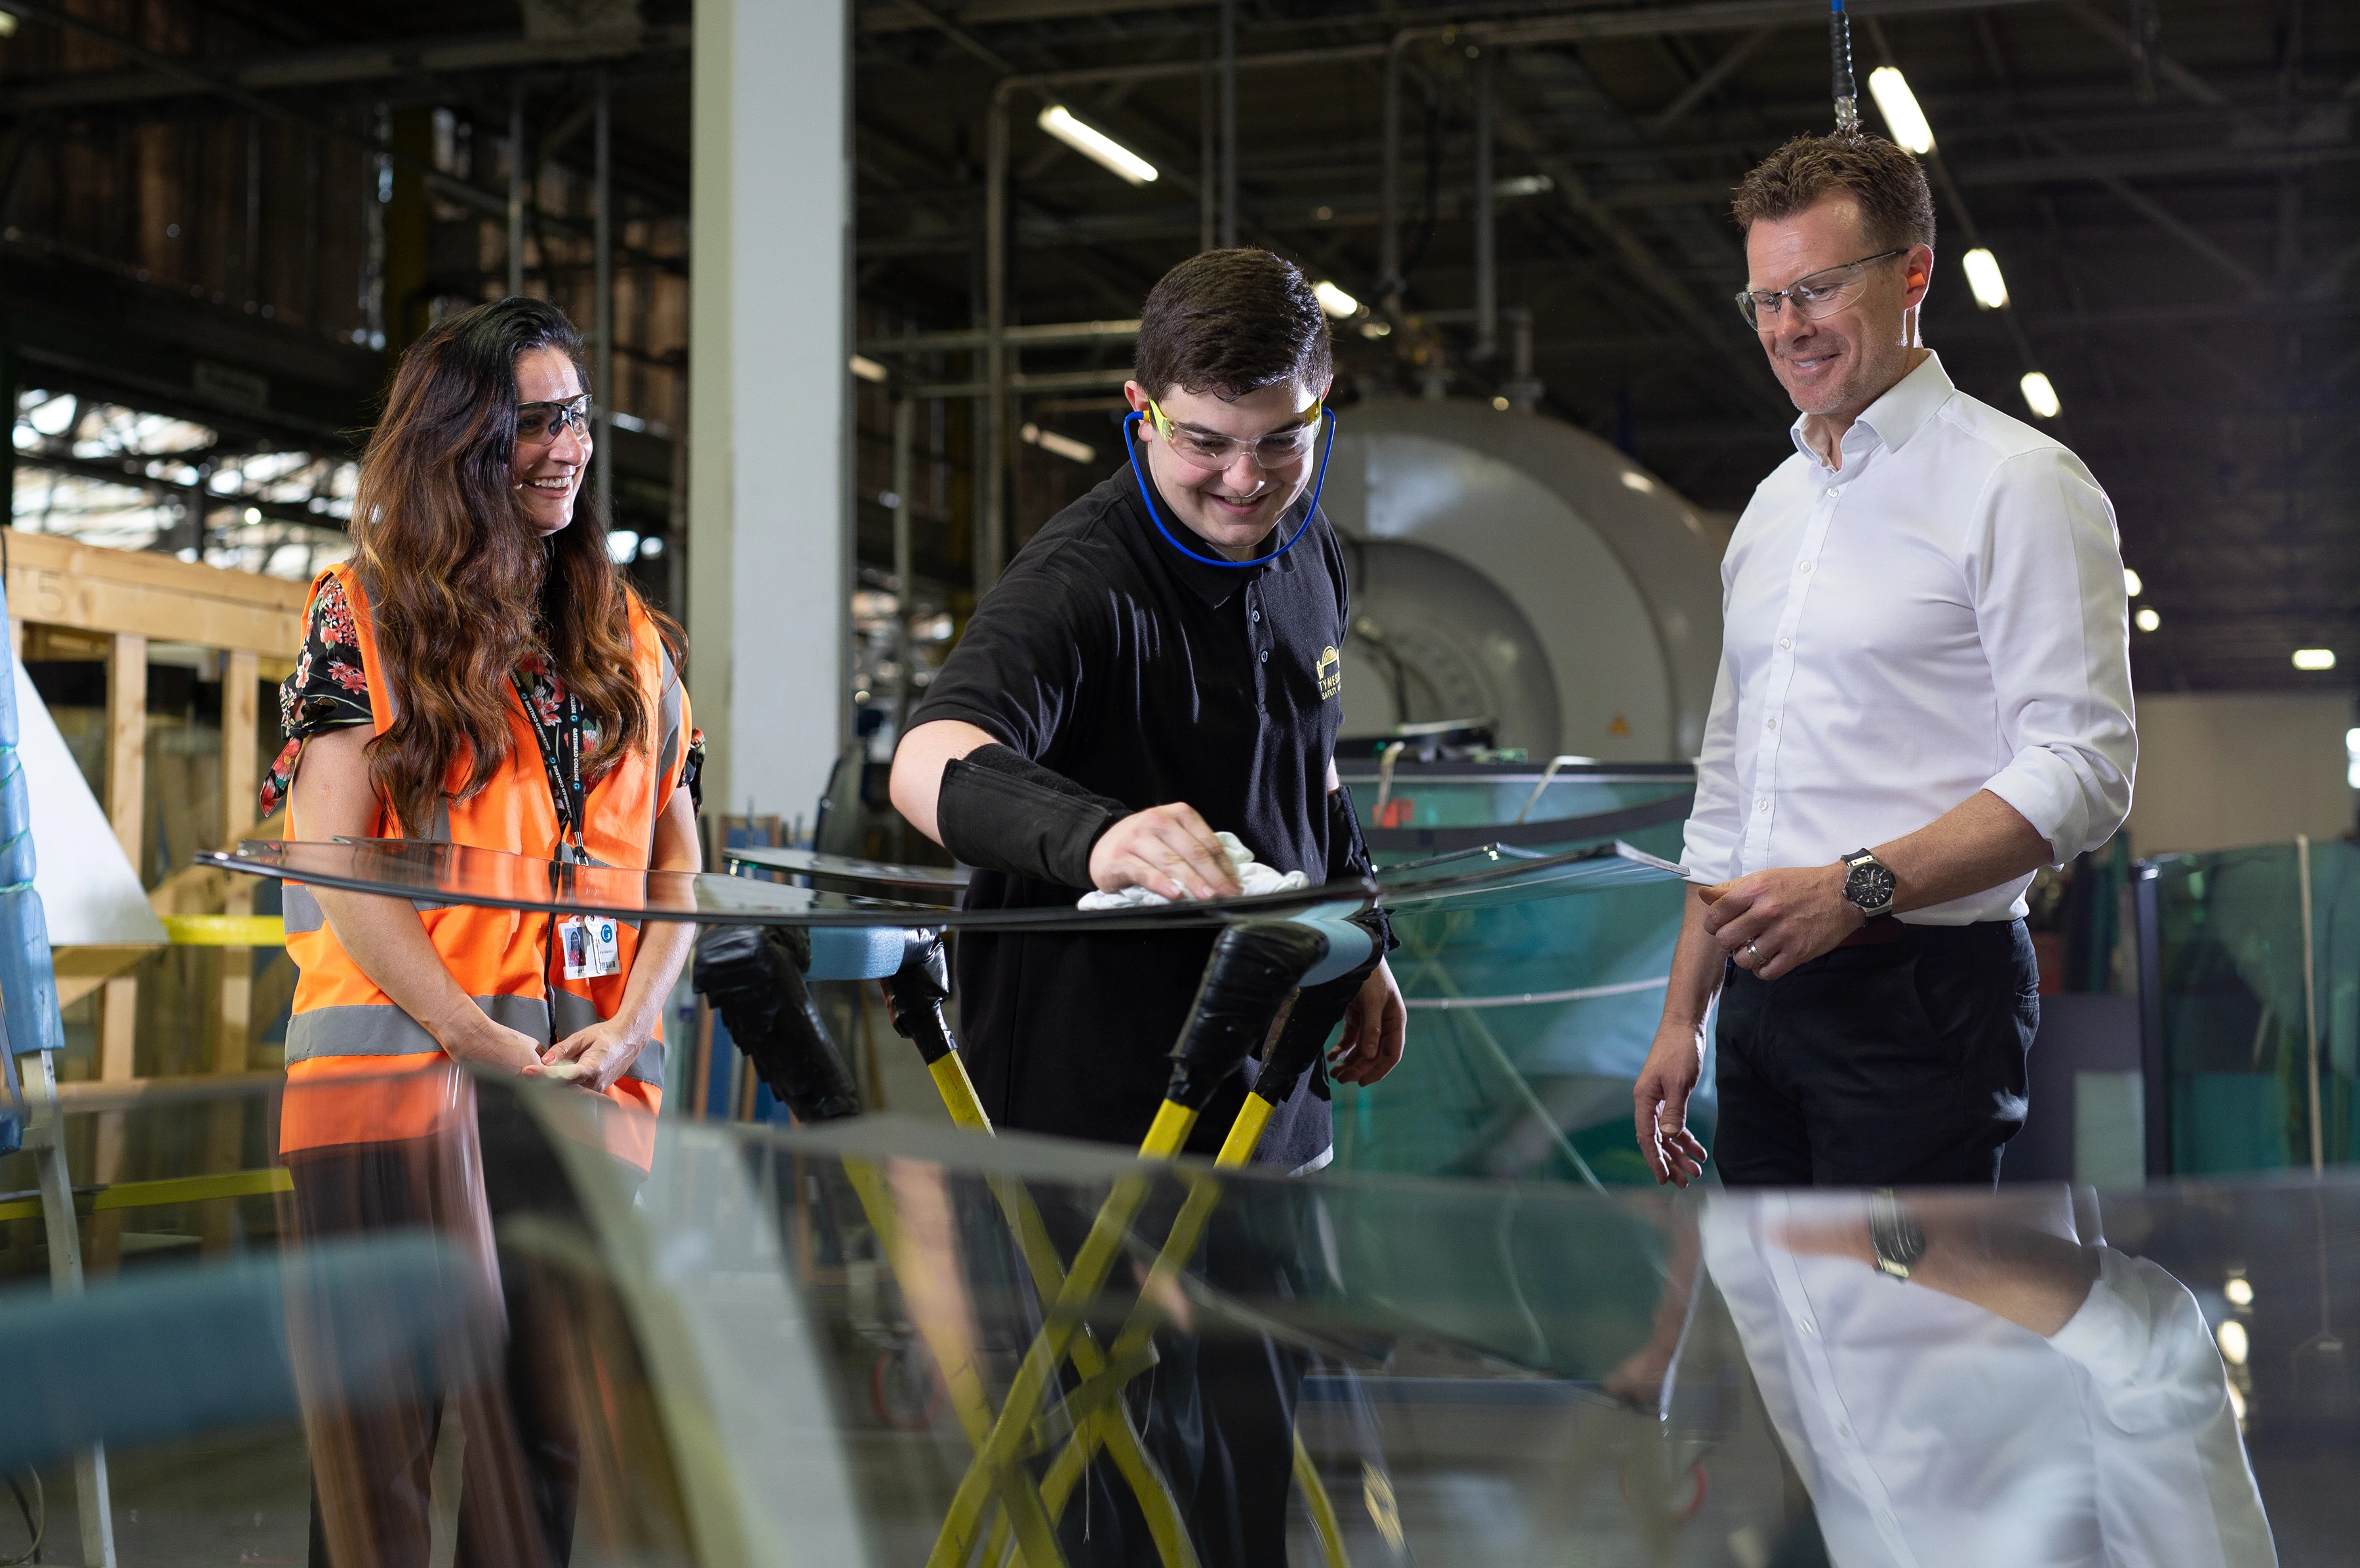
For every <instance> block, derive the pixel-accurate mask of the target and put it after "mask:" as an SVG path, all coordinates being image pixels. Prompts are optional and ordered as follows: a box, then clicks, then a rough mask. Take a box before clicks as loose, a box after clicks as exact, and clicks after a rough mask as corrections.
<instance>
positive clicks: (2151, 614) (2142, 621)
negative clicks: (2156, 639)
mask: <svg viewBox="0 0 2360 1568" xmlns="http://www.w3.org/2000/svg"><path fill="white" fill-rule="evenodd" d="M2161 625H2163V617H2162V616H2161V615H2157V614H2156V613H2155V606H2154V605H2153V604H2145V605H2141V606H2140V608H2139V613H2138V629H2139V630H2141V631H2143V632H2151V631H2153V630H2155V628H2156V627H2158V626H2161Z"/></svg>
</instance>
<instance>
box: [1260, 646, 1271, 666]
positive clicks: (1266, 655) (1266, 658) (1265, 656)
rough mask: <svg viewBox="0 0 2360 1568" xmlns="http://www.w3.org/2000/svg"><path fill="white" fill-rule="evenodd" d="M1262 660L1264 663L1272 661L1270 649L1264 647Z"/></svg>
mask: <svg viewBox="0 0 2360 1568" xmlns="http://www.w3.org/2000/svg"><path fill="white" fill-rule="evenodd" d="M1262 662H1263V663H1264V664H1268V663H1269V662H1270V649H1268V648H1263V649H1262Z"/></svg>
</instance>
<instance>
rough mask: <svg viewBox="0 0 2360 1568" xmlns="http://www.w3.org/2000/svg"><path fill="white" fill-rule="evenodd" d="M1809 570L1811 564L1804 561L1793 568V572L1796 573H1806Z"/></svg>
mask: <svg viewBox="0 0 2360 1568" xmlns="http://www.w3.org/2000/svg"><path fill="white" fill-rule="evenodd" d="M1810 569H1811V563H1810V562H1809V561H1805V562H1803V563H1802V564H1801V565H1800V566H1797V568H1795V570H1796V571H1797V572H1808V571H1809V570H1810Z"/></svg>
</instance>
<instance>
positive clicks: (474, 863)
mask: <svg viewBox="0 0 2360 1568" xmlns="http://www.w3.org/2000/svg"><path fill="white" fill-rule="evenodd" d="M196 858H197V859H198V861H199V862H200V863H202V864H205V865H213V866H221V867H222V868H224V870H230V871H240V872H246V873H248V874H251V875H257V876H263V877H278V878H281V879H284V880H285V881H287V882H288V883H290V884H292V885H297V886H300V885H301V884H304V883H316V884H318V885H320V886H322V887H344V888H350V889H353V890H355V891H359V892H369V893H388V894H392V895H394V896H396V897H399V898H411V899H415V900H419V901H421V902H426V903H434V902H442V903H464V904H473V905H480V906H487V907H490V908H494V909H552V910H559V911H571V912H582V913H588V914H606V915H617V916H621V917H623V918H625V919H632V920H697V921H701V922H706V923H741V924H765V923H767V924H780V925H800V926H954V927H960V928H965V929H973V930H988V931H1011V930H1023V931H1045V930H1059V931H1064V930H1072V931H1098V930H1142V929H1153V930H1161V929H1174V928H1184V927H1204V926H1214V925H1221V924H1228V923H1234V922H1236V921H1239V920H1252V919H1284V918H1287V917H1289V916H1293V915H1296V914H1301V913H1304V912H1306V911H1308V910H1311V909H1317V908H1319V907H1320V906H1322V905H1335V904H1342V905H1344V906H1345V907H1346V909H1347V910H1349V909H1360V908H1363V907H1365V906H1366V904H1367V903H1368V902H1369V898H1370V895H1371V891H1372V889H1371V887H1368V886H1366V885H1363V884H1360V883H1349V882H1338V883H1334V884H1331V885H1329V886H1327V887H1306V888H1298V889H1294V890H1290V891H1287V892H1282V893H1266V894H1262V895H1261V896H1259V897H1255V898H1212V899H1207V900H1204V901H1203V902H1199V903H1178V904H1159V905H1151V906H1134V907H1127V908H1120V909H1093V910H1087V911H1085V910H1078V909H943V908H940V907H939V906H936V905H922V904H912V903H908V902H904V901H901V900H899V899H890V898H868V897H860V896H856V895H851V894H847V893H841V892H825V893H824V892H820V891H817V890H815V889H813V888H809V887H787V886H784V885H782V884H780V883H775V882H765V881H756V880H753V879H751V878H748V877H730V876H724V875H719V874H716V873H709V872H708V873H691V872H683V871H643V870H633V869H630V868H628V867H624V866H575V865H565V864H561V863H559V862H556V861H548V860H535V859H530V858H529V857H527V856H524V855H511V854H508V853H507V852H505V851H502V850H493V849H478V848H475V847H474V846H472V845H468V844H443V843H434V842H431V841H407V840H400V839H372V840H359V841H353V842H348V843H337V844H307V843H300V842H291V841H290V842H278V841H264V840H248V841H247V842H246V843H244V844H239V845H238V846H237V848H236V849H235V850H233V851H222V852H217V853H211V854H206V855H199V856H197V857H196ZM817 858H820V857H814V859H817ZM826 858H827V859H829V860H831V861H834V857H826ZM856 864H857V863H851V862H836V863H835V864H833V865H831V866H829V867H827V869H826V873H825V880H827V881H830V882H833V883H838V884H842V885H845V886H872V887H887V888H888V889H889V890H890V889H891V888H892V887H894V884H893V883H892V882H891V881H890V878H877V877H869V876H867V875H866V874H864V873H860V872H858V871H856V870H854V869H850V867H852V866H855V865H856ZM812 869H813V868H812V867H808V866H806V867H803V870H804V871H805V872H806V873H811V872H812ZM1677 877H1678V871H1677V867H1674V866H1669V865H1668V864H1667V863H1665V862H1662V861H1658V860H1656V859H1655V857H1654V856H1652V855H1646V854H1644V853H1643V852H1641V851H1638V850H1635V849H1633V848H1631V847H1630V846H1628V845H1627V844H1612V845H1606V846H1602V847H1601V848H1599V849H1596V850H1583V851H1579V852H1576V853H1573V854H1568V855H1532V854H1530V853H1528V852H1524V851H1517V850H1493V851H1470V852H1466V853H1463V854H1461V855H1448V856H1444V857H1441V858H1440V859H1438V860H1437V861H1433V862H1427V863H1424V864H1422V865H1420V866H1412V867H1407V868H1404V872H1403V874H1402V875H1401V877H1399V879H1398V882H1399V885H1398V887H1393V886H1388V887H1386V889H1385V891H1384V893H1383V900H1384V902H1385V903H1386V904H1387V905H1388V906H1391V907H1394V908H1398V909H1404V910H1405V911H1413V912H1415V911H1418V910H1424V909H1462V908H1463V909H1474V908H1486V907H1490V906H1492V905H1496V904H1512V903H1524V902H1528V901H1530V900H1533V899H1536V898H1557V897H1560V896H1562V895H1565V894H1568V893H1580V892H1586V891H1591V890H1594V889H1599V888H1606V887H1627V886H1632V885H1633V884H1638V883H1647V882H1661V881H1670V880H1677ZM815 879H817V878H816V877H815ZM929 886H931V885H929ZM309 903H310V900H309V899H307V898H302V897H301V896H300V894H299V895H298V896H297V898H295V899H293V900H292V901H291V903H290V919H295V920H302V919H306V918H311V917H310V916H308V915H307V914H306V913H305V909H306V907H307V906H308V905H309ZM1323 912H1330V911H1323Z"/></svg>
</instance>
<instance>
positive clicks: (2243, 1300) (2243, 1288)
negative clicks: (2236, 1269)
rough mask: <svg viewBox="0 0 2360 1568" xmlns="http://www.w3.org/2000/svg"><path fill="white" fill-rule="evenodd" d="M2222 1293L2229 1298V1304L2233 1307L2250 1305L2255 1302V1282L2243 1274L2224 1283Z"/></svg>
mask: <svg viewBox="0 0 2360 1568" xmlns="http://www.w3.org/2000/svg"><path fill="white" fill-rule="evenodd" d="M2221 1293H2222V1294H2223V1295H2224V1296H2226V1297H2228V1298H2229V1304H2230V1305H2231V1306H2233V1307H2250V1306H2252V1305H2253V1304H2254V1282H2253V1281H2252V1280H2251V1279H2246V1278H2245V1276H2244V1275H2242V1274H2240V1275H2238V1276H2237V1277H2236V1278H2235V1279H2231V1280H2230V1281H2229V1282H2228V1283H2227V1284H2225V1285H2223V1286H2222V1287H2221Z"/></svg>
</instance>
